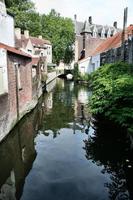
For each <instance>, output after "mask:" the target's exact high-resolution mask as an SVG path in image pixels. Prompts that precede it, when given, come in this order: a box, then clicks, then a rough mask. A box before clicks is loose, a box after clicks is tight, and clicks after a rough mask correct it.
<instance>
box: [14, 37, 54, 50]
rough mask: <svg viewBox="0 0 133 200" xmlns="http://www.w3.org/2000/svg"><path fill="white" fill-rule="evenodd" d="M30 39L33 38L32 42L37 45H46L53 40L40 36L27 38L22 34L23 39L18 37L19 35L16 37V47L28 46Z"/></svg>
mask: <svg viewBox="0 0 133 200" xmlns="http://www.w3.org/2000/svg"><path fill="white" fill-rule="evenodd" d="M29 40H31V43H32V44H33V45H35V46H40V47H44V45H45V44H49V45H51V42H50V41H49V40H45V39H40V38H37V37H29V38H26V37H25V36H24V35H21V39H17V37H15V43H16V47H18V48H21V47H23V48H26V46H27V44H28V41H29Z"/></svg>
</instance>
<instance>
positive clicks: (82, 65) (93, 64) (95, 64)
mask: <svg viewBox="0 0 133 200" xmlns="http://www.w3.org/2000/svg"><path fill="white" fill-rule="evenodd" d="M99 67H100V54H98V55H96V56H92V57H88V58H86V59H84V60H81V61H80V62H79V72H80V73H81V74H82V75H85V74H91V73H92V72H94V71H95V70H97V69H98V68H99Z"/></svg>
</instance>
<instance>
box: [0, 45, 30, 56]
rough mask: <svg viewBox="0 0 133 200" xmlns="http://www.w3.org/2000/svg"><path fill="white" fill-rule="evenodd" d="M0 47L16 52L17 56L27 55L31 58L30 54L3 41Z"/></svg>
mask: <svg viewBox="0 0 133 200" xmlns="http://www.w3.org/2000/svg"><path fill="white" fill-rule="evenodd" d="M0 48H3V49H6V50H7V51H8V52H11V53H13V54H17V55H19V56H24V57H27V58H31V56H30V55H29V54H27V53H24V52H23V51H21V50H18V49H16V48H14V47H11V46H8V45H5V44H3V43H0Z"/></svg>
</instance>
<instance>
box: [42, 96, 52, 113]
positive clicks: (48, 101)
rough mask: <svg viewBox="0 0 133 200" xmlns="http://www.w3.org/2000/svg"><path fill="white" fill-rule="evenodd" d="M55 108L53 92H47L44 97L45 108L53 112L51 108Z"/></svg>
mask: <svg viewBox="0 0 133 200" xmlns="http://www.w3.org/2000/svg"><path fill="white" fill-rule="evenodd" d="M52 108H53V93H52V92H50V93H47V94H46V96H45V98H44V110H45V111H47V113H49V112H51V109H52Z"/></svg>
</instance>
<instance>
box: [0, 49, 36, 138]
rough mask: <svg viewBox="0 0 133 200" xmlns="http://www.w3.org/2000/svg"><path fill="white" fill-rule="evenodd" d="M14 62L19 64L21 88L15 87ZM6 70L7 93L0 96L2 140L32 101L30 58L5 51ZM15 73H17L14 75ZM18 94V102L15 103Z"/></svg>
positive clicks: (0, 130) (0, 131)
mask: <svg viewBox="0 0 133 200" xmlns="http://www.w3.org/2000/svg"><path fill="white" fill-rule="evenodd" d="M15 63H18V64H19V71H20V72H19V74H20V83H21V88H18V90H17V89H16V86H17V84H18V82H17V78H16V76H18V74H17V72H16V68H15ZM7 71H8V93H7V94H3V95H1V96H0V140H2V139H3V138H4V137H5V136H6V135H7V134H8V132H9V131H10V130H11V128H12V127H13V126H14V125H15V124H16V122H17V121H18V120H19V119H18V118H17V117H18V115H17V113H18V112H19V115H20V114H21V117H22V115H23V114H22V113H23V112H24V111H25V108H26V106H27V105H28V104H30V102H31V101H32V71H31V59H30V58H27V57H24V56H21V55H20V56H19V55H15V54H13V53H11V52H8V53H7ZM16 74H17V75H16ZM17 96H18V104H17Z"/></svg>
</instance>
